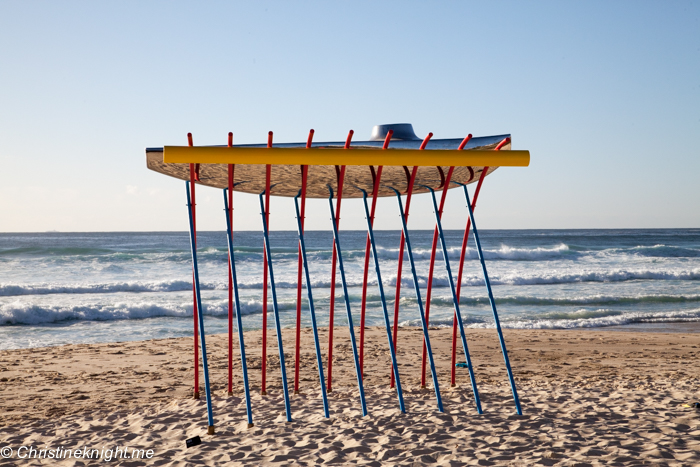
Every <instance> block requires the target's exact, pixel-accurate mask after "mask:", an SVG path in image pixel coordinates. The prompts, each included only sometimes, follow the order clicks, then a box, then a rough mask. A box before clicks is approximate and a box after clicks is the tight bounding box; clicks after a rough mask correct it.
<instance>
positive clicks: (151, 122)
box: [0, 0, 700, 232]
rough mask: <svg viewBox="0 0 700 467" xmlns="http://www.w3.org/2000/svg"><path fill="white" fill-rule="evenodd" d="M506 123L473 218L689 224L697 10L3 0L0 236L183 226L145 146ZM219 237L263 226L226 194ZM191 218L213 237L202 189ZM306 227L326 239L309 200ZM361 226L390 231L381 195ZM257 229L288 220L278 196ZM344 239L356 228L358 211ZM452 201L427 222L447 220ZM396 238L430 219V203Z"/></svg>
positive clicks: (321, 215) (446, 130)
mask: <svg viewBox="0 0 700 467" xmlns="http://www.w3.org/2000/svg"><path fill="white" fill-rule="evenodd" d="M398 122H408V123H412V124H413V126H414V128H415V130H416V133H417V134H418V135H419V136H421V137H422V136H424V135H425V134H427V133H428V132H430V131H432V132H433V133H434V134H435V138H460V137H464V136H465V135H466V134H467V133H473V134H474V135H475V136H486V135H493V134H502V133H510V134H512V137H513V148H514V149H528V150H530V151H531V164H530V166H529V167H527V168H501V169H499V170H498V171H497V172H495V173H494V174H493V175H492V176H489V177H488V178H487V179H486V181H485V183H484V188H483V190H482V193H481V198H480V200H479V206H478V210H477V211H478V212H477V220H478V225H479V227H480V228H487V229H488V228H494V229H518V228H530V229H549V228H665V227H678V228H682V227H689V228H700V183H699V182H698V178H699V177H700V150H699V149H698V143H697V140H698V139H699V138H698V137H699V136H700V2H698V1H678V2H649V1H614V2H610V1H590V2H561V1H552V2H429V3H428V2H425V3H423V2H406V1H403V2H170V1H168V2H165V1H161V2H155V1H152V2H133V1H132V2H88V1H84V2H76V1H66V2H48V1H45V2H39V1H37V2H21V1H6V0H0V161H1V162H2V167H3V170H2V173H3V175H4V177H3V181H2V184H0V232H42V231H49V230H58V231H63V232H71V231H131V230H145V231H157V230H186V229H187V214H186V209H185V192H184V182H181V181H178V180H175V179H171V178H168V177H165V176H162V175H160V174H156V173H154V172H151V171H149V170H147V169H146V166H145V153H144V148H146V147H159V146H163V145H177V144H186V134H187V132H192V133H193V135H194V142H195V144H198V145H199V144H201V145H204V144H225V142H226V135H227V134H228V132H229V131H232V132H233V133H234V138H235V142H236V143H261V142H264V141H265V138H266V134H267V131H268V130H273V131H274V132H275V141H276V142H292V141H304V140H305V139H306V135H307V133H308V130H309V129H310V128H314V129H315V130H316V134H315V140H316V141H336V140H342V139H344V138H345V135H346V134H347V131H348V130H349V129H351V128H352V129H354V130H355V135H356V136H355V139H366V138H367V137H369V134H370V131H371V128H372V126H373V125H375V124H379V123H398ZM234 202H235V207H236V221H235V224H236V226H235V228H236V229H240V230H259V229H260V228H261V222H260V215H259V207H258V200H257V197H256V196H253V195H243V194H237V195H236V198H235V201H234ZM198 209H199V211H198V227H199V228H200V229H202V230H223V229H224V228H225V219H224V217H223V212H222V209H223V206H222V195H221V191H220V190H216V189H212V188H206V187H202V188H199V189H198ZM307 209H308V210H309V211H308V212H309V214H307V224H306V225H307V228H309V229H323V230H329V229H330V221H329V214H328V206H327V202H326V201H322V200H319V201H314V202H311V203H310V204H309V207H308V208H307ZM378 209H379V211H378V219H377V227H378V228H386V229H398V228H399V220H398V216H397V210H396V204H395V200H391V199H384V200H382V202H381V203H380V204H379V208H378ZM271 211H272V216H273V217H272V219H271V227H272V228H273V229H283V230H295V229H296V223H295V219H294V216H293V212H292V204H291V201H290V199H286V198H279V199H273V202H272V206H271ZM342 218H343V221H342V225H341V227H342V228H345V229H363V228H364V226H365V221H364V217H363V212H362V208H361V204H360V203H358V202H357V201H347V202H345V203H344V204H343V212H342ZM465 220H466V211H465V209H464V203H463V200H462V197H461V195H460V193H459V192H458V191H457V190H454V192H453V193H450V196H449V197H448V204H447V208H446V211H445V227H447V228H455V229H458V228H463V227H464V223H465ZM410 221H411V222H410V226H411V228H415V229H422V228H427V229H431V228H432V227H433V225H434V223H433V214H432V210H431V206H430V203H429V199H428V197H426V196H425V195H423V196H417V197H416V198H415V199H414V201H413V205H412V208H411V217H410Z"/></svg>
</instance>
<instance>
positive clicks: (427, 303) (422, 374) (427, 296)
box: [420, 166, 455, 388]
mask: <svg viewBox="0 0 700 467" xmlns="http://www.w3.org/2000/svg"><path fill="white" fill-rule="evenodd" d="M454 170H455V168H454V166H452V167H450V169H449V170H448V171H447V176H446V177H445V181H444V183H443V185H442V186H443V190H442V196H441V197H440V209H439V211H438V214H439V216H440V217H442V208H443V207H444V206H445V199H446V198H447V188H448V187H449V186H450V180H451V179H452V173H453V172H454ZM437 242H438V228H437V225H436V226H435V231H434V232H433V244H432V247H431V250H430V266H429V268H428V287H427V290H426V291H425V320H426V321H427V322H428V325H430V299H431V298H432V295H433V273H434V272H435V253H436V250H437ZM427 359H428V351H427V349H426V347H425V342H423V357H422V358H421V370H420V387H421V388H424V387H425V364H426V361H427Z"/></svg>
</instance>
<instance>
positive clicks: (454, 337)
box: [451, 167, 489, 387]
mask: <svg viewBox="0 0 700 467" xmlns="http://www.w3.org/2000/svg"><path fill="white" fill-rule="evenodd" d="M488 171H489V168H488V167H484V169H483V170H482V171H481V176H480V177H479V182H478V183H477V184H476V191H475V192H474V202H473V204H472V209H476V200H477V199H478V198H479V193H480V192H481V184H482V183H483V182H484V178H486V173H487V172H488ZM471 225H472V224H471V220H470V219H467V226H466V227H465V228H464V238H462V251H461V253H460V255H459V270H458V272H457V291H456V292H457V302H458V303H459V301H460V297H461V296H462V272H463V271H464V259H465V258H466V255H467V244H468V243H469V232H470V229H471ZM456 365H457V314H456V313H455V314H454V315H453V317H452V367H451V368H452V379H451V382H452V387H454V386H455V385H456V374H455V371H456Z"/></svg>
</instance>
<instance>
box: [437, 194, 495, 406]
mask: <svg viewBox="0 0 700 467" xmlns="http://www.w3.org/2000/svg"><path fill="white" fill-rule="evenodd" d="M425 188H427V189H428V190H430V194H431V195H432V197H433V208H434V209H435V223H436V227H435V228H436V229H437V231H438V236H439V238H440V246H441V248H442V256H443V257H444V259H445V270H446V271H447V280H448V281H449V283H450V292H451V293H452V302H453V303H454V307H455V316H457V322H458V323H459V332H460V335H461V336H462V348H463V349H464V357H465V358H466V360H467V368H468V370H469V379H470V380H471V383H472V390H473V391H474V401H475V402H476V411H477V412H478V413H480V414H481V413H483V411H482V410H481V400H480V399H479V390H478V389H477V387H476V378H475V377H474V367H473V366H472V360H471V358H470V356H469V348H468V347H467V336H466V334H465V333H464V322H463V321H462V313H461V312H460V310H459V299H458V298H457V292H456V291H455V283H454V279H453V277H452V269H451V268H450V258H449V257H448V256H447V244H446V243H445V234H444V232H443V230H442V221H441V220H440V211H441V210H440V209H438V205H437V201H436V200H435V191H434V190H433V189H432V188H430V187H427V186H426V187H425ZM445 190H447V188H445Z"/></svg>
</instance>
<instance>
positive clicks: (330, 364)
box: [326, 165, 345, 392]
mask: <svg viewBox="0 0 700 467" xmlns="http://www.w3.org/2000/svg"><path fill="white" fill-rule="evenodd" d="M343 180H345V166H344V165H341V166H340V173H339V174H338V194H337V196H336V202H335V220H334V222H335V227H336V229H340V202H341V200H342V198H343ZM337 259H338V252H337V251H336V249H335V241H334V242H333V259H332V261H331V303H330V308H329V311H328V382H327V384H326V386H327V390H328V392H332V391H333V387H332V383H333V327H334V326H333V322H334V314H335V264H336V261H337Z"/></svg>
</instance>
